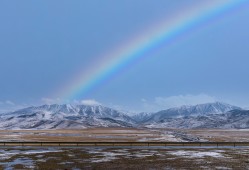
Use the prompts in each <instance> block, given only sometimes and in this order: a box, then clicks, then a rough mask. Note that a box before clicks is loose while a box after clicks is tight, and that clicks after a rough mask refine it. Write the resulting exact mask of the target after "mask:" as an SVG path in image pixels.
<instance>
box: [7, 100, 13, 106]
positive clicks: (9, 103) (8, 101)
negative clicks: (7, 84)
mask: <svg viewBox="0 0 249 170" xmlns="http://www.w3.org/2000/svg"><path fill="white" fill-rule="evenodd" d="M5 104H7V105H12V106H15V103H14V102H12V101H10V100H6V101H5Z"/></svg>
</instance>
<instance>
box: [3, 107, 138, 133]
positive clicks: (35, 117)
mask: <svg viewBox="0 0 249 170" xmlns="http://www.w3.org/2000/svg"><path fill="white" fill-rule="evenodd" d="M0 121H1V124H0V128H1V129H56V128H57V129H63V128H87V127H92V126H94V127H131V126H133V125H134V121H133V119H131V118H130V117H129V116H127V115H126V114H125V113H123V112H120V111H117V110H114V109H111V108H108V107H104V106H101V105H98V106H88V105H76V106H73V105H69V104H64V105H58V104H54V105H43V106H39V107H29V108H25V109H21V110H18V111H15V112H10V113H6V114H1V116H0Z"/></svg>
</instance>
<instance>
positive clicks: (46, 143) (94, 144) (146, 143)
mask: <svg viewBox="0 0 249 170" xmlns="http://www.w3.org/2000/svg"><path fill="white" fill-rule="evenodd" d="M0 146H200V147H201V146H217V147H219V146H233V147H236V146H249V142H39V141H35V142H0Z"/></svg>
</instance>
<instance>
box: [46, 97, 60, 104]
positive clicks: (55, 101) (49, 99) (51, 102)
mask: <svg viewBox="0 0 249 170" xmlns="http://www.w3.org/2000/svg"><path fill="white" fill-rule="evenodd" d="M41 101H42V103H45V104H59V103H61V99H60V98H57V99H51V98H46V97H44V98H42V99H41Z"/></svg>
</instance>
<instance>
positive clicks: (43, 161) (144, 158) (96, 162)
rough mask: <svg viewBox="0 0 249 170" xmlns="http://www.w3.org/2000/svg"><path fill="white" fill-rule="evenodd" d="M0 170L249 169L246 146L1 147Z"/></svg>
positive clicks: (248, 152) (248, 155)
mask: <svg viewBox="0 0 249 170" xmlns="http://www.w3.org/2000/svg"><path fill="white" fill-rule="evenodd" d="M0 169H43V170H49V169H73V170H78V169H89V170H91V169H120V170H122V169H138V170H140V169H141V170H146V169H249V148H248V147H247V148H246V147H244V148H236V149H233V148H198V147H197V148H172V147H166V148H160V147H159V148H151V147H147V148H146V147H143V148H136V147H134V148H132V147H81V148H79V147H78V148H77V147H69V148H66V147H46V148H44V147H35V148H31V147H14V148H6V147H1V148H0Z"/></svg>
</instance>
